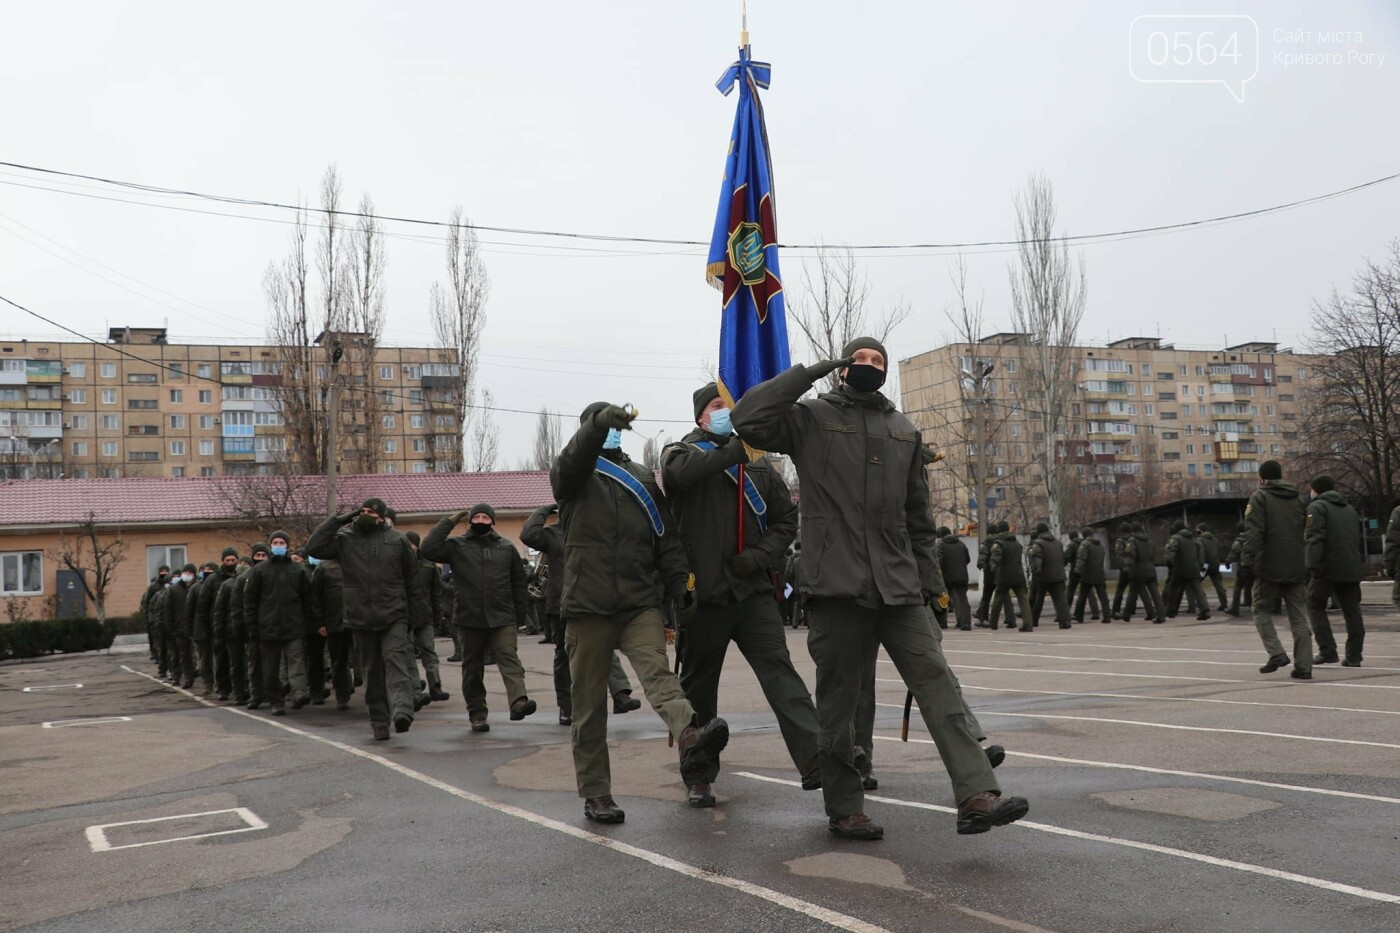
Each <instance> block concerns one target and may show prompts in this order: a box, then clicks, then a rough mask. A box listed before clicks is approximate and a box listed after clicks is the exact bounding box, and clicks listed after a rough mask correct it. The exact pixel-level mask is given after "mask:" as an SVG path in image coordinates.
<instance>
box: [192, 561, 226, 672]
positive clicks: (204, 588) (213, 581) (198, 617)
mask: <svg viewBox="0 0 1400 933" xmlns="http://www.w3.org/2000/svg"><path fill="white" fill-rule="evenodd" d="M222 582H223V578H222V577H221V576H219V565H218V564H216V563H214V562H213V561H212V560H210V561H205V562H204V563H203V564H200V566H199V579H198V580H196V581H195V583H194V586H193V587H192V588H191V589H190V598H189V600H188V601H187V602H186V604H185V614H186V615H187V616H188V617H189V619H190V637H191V638H192V639H193V640H194V659H195V667H196V668H197V670H198V671H199V679H200V680H201V681H202V682H203V683H204V691H203V693H204V696H206V697H211V696H213V695H214V650H213V639H214V625H213V622H214V597H215V596H217V595H218V592H219V584H220V583H222ZM223 699H225V700H227V699H228V696H227V695H225V696H224V697H223Z"/></svg>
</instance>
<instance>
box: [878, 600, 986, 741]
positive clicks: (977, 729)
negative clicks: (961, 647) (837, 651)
mask: <svg viewBox="0 0 1400 933" xmlns="http://www.w3.org/2000/svg"><path fill="white" fill-rule="evenodd" d="M969 624H970V623H969ZM933 637H934V640H935V641H937V642H938V643H939V644H942V643H943V630H942V629H940V628H938V627H937V626H934V628H933ZM879 656H880V643H879V642H878V641H872V642H871V643H870V644H868V645H866V646H865V656H864V665H865V666H864V668H863V670H864V674H863V679H862V681H861V686H860V700H859V702H858V703H857V704H856V719H855V744H856V745H859V746H860V747H861V749H862V750H864V751H865V753H866V756H867V757H868V758H869V759H870V760H871V762H874V760H875V708H876V706H877V704H876V702H875V685H876V683H877V682H878V681H879V680H881V679H882V678H881V677H880V674H879V660H880V657H879ZM948 676H949V677H952V678H953V686H954V687H955V688H956V689H957V691H958V702H960V703H962V707H963V715H965V716H966V717H967V721H968V725H970V726H971V727H972V735H973V737H974V738H975V739H977V741H979V742H982V741H985V740H986V738H987V733H986V731H985V730H984V729H983V728H982V724H981V723H980V722H978V721H977V717H976V716H975V715H973V712H972V708H971V707H969V706H968V705H967V701H966V700H965V699H963V695H962V684H960V683H958V678H957V675H956V674H954V673H953V672H952V671H951V670H949V672H948Z"/></svg>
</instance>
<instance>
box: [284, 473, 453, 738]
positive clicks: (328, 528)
mask: <svg viewBox="0 0 1400 933" xmlns="http://www.w3.org/2000/svg"><path fill="white" fill-rule="evenodd" d="M387 511H388V507H387V506H385V504H384V500H383V499H380V498H379V497H377V496H373V497H371V498H369V499H366V500H365V501H364V504H363V505H361V506H360V508H359V509H358V510H356V511H354V512H347V513H346V514H344V515H332V516H331V517H330V518H328V519H326V520H325V521H324V522H322V523H321V525H320V526H319V527H318V528H317V529H316V530H315V531H314V532H313V533H312V535H311V539H310V540H309V541H307V542H306V553H307V554H308V555H309V556H311V557H314V558H316V559H317V560H334V561H338V562H339V563H340V569H341V580H342V586H343V593H344V598H343V599H344V601H343V605H344V610H345V628H346V629H348V630H349V631H350V632H351V633H352V634H353V635H354V638H355V651H356V653H357V654H359V656H360V662H361V664H363V666H364V675H365V704H366V705H367V706H368V707H369V721H370V728H371V731H372V732H373V735H374V738H375V739H376V740H380V741H382V740H385V739H387V738H389V722H390V720H391V719H392V721H393V724H394V731H395V732H407V731H408V730H409V729H410V728H411V727H412V725H413V694H414V687H416V686H417V683H416V681H417V678H416V677H415V676H414V673H415V672H414V671H413V670H412V667H413V648H412V647H411V645H410V643H409V636H408V625H409V621H410V619H412V618H413V613H415V612H419V613H421V612H422V611H423V609H422V607H423V605H424V603H425V602H426V601H427V600H426V597H425V596H424V594H423V589H422V586H421V585H420V583H419V580H418V562H417V560H416V559H415V557H414V554H413V548H411V547H410V546H409V544H408V539H407V538H405V537H404V536H403V535H402V534H400V533H399V532H397V531H395V530H394V529H392V528H390V527H389V526H387V525H386V524H385V523H384V515H385V513H386V512H387Z"/></svg>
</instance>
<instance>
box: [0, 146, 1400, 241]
mask: <svg viewBox="0 0 1400 933" xmlns="http://www.w3.org/2000/svg"><path fill="white" fill-rule="evenodd" d="M0 166H5V167H8V168H14V169H19V170H21V171H26V172H33V173H37V174H43V175H50V176H55V177H60V178H73V179H78V180H81V181H91V182H97V183H99V184H104V185H111V186H113V187H119V188H126V189H128V190H132V191H138V192H142V193H144V194H150V195H162V196H170V195H174V196H182V197H190V198H198V199H201V200H206V201H213V202H217V203H223V204H233V205H240V206H245V207H266V208H273V209H277V210H290V211H305V210H307V208H305V207H304V206H301V205H293V204H285V203H282V202H278V201H270V200H264V199H261V198H245V197H235V196H231V195H219V194H208V193H205V192H199V191H189V190H184V189H180V188H169V187H165V186H162V185H147V184H142V183H139V182H132V181H123V180H121V179H114V178H104V177H101V176H98V175H86V174H82V173H79V172H66V171H62V170H59V169H52V168H44V167H42V166H34V165H24V164H21V163H18V162H5V161H0ZM1397 178H1400V172H1396V173H1394V174H1390V175H1385V176H1382V177H1380V178H1375V179H1372V180H1370V181H1366V182H1362V183H1360V184H1356V185H1351V186H1348V187H1345V188H1339V189H1337V190H1335V191H1330V192H1327V193H1325V194H1318V195H1313V196H1311V197H1305V198H1298V199H1296V200H1292V201H1287V202H1284V203H1282V204H1275V205H1271V206H1269V207H1261V208H1255V209H1253V210H1247V211H1239V212H1236V213H1232V214H1221V215H1218V216H1215V217H1207V218H1203V219H1200V220H1189V221H1181V222H1178V223H1170V224H1158V225H1155V226H1149V227H1135V228H1129V229H1124V230H1115V231H1108V232H1104V233H1087V234H1075V235H1065V236H1060V237H1050V238H1049V242H1054V243H1066V244H1068V243H1092V242H1095V241H1100V240H1111V239H1118V238H1123V237H1128V236H1139V235H1146V234H1154V233H1166V232H1170V231H1179V230H1186V229H1191V228H1194V227H1203V226H1208V225H1212V224H1218V223H1224V222H1228V221H1233V220H1243V219H1246V218H1251V217H1260V216H1263V215H1266V214H1272V213H1276V212H1278V211H1283V210H1288V209H1290V208H1295V207H1301V206H1303V205H1305V204H1314V203H1317V202H1320V201H1326V200H1329V199H1332V198H1337V197H1342V196H1344V195H1348V194H1354V193H1355V192H1358V191H1363V190H1365V189H1367V188H1372V187H1375V186H1377V185H1381V184H1385V183H1387V182H1390V181H1394V180H1395V179H1397ZM48 190H54V189H48ZM66 193H77V192H66ZM152 206H164V207H169V208H172V209H176V210H190V209H189V208H177V207H175V206H174V205H152ZM320 213H327V214H334V215H337V216H342V217H351V218H365V219H374V220H380V221H385V222H390V223H404V224H414V225H418V226H428V227H438V228H448V229H450V228H452V227H454V226H456V227H457V228H459V229H463V230H473V231H484V232H487V233H503V234H510V235H516V236H534V237H551V238H556V239H571V240H590V241H596V242H607V243H644V244H649V245H660V246H700V247H707V246H709V245H710V244H709V243H708V242H707V241H703V240H682V239H673V238H668V237H637V236H619V235H611V234H599V233H579V232H572V231H563V230H542V229H530V228H523V227H501V226H492V225H487V224H455V225H454V224H452V223H449V222H447V221H442V220H427V219H423V218H418V217H400V216H395V215H391V214H377V213H370V212H364V211H347V210H334V211H327V210H324V209H323V210H321V211H320ZM224 216H228V215H224ZM1037 242H1043V241H1040V240H1026V239H1014V240H971V241H965V242H950V243H937V242H928V243H861V244H843V247H842V248H845V249H851V250H903V249H972V248H978V247H1019V246H1023V245H1026V244H1030V243H1037ZM515 245H518V246H523V245H526V244H515ZM779 246H781V247H785V248H788V249H817V250H820V249H823V248H824V244H821V243H781V244H779Z"/></svg>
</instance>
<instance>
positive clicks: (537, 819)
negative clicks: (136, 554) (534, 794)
mask: <svg viewBox="0 0 1400 933" xmlns="http://www.w3.org/2000/svg"><path fill="white" fill-rule="evenodd" d="M122 670H124V671H127V672H129V673H132V674H136V675H137V676H139V677H145V678H146V679H147V680H151V681H154V682H155V683H162V682H161V681H159V680H157V679H156V678H154V677H152V676H151V675H150V674H147V673H145V672H143V671H138V670H133V669H132V668H130V667H127V666H126V665H124V664H123V665H122ZM162 686H167V687H169V688H170V689H171V690H174V691H175V692H176V693H182V694H184V695H185V696H187V697H189V698H190V699H192V700H194V701H195V702H197V703H200V704H202V705H204V706H208V707H210V708H211V709H218V710H223V711H224V712H228V713H233V714H235V715H238V716H244V717H246V718H248V719H251V720H253V721H254V722H260V723H262V724H263V725H265V726H272V727H274V728H277V729H281V730H282V731H284V732H290V733H291V734H293V735H299V736H301V737H303V738H307V739H311V740H312V741H313V742H320V743H321V744H323V745H328V746H330V747H331V748H335V749H339V750H340V751H342V752H345V753H346V754H349V755H354V756H356V757H357V758H363V759H365V760H367V761H372V762H374V763H375V764H378V765H383V766H384V767H386V768H388V769H389V770H390V771H394V772H396V773H398V774H401V775H403V776H404V777H407V778H411V779H413V780H415V781H418V782H419V783H421V784H426V785H428V786H429V787H432V788H435V789H437V790H440V791H442V792H443V793H446V794H451V795H452V796H453V797H456V798H458V799H460V800H465V801H468V802H469V803H474V804H477V805H478V806H482V807H486V808H487V809H489V810H495V811H496V812H497V813H504V814H505V815H507V816H513V817H515V818H517V819H521V820H524V821H526V822H527V823H533V824H534V825H536V826H539V827H542V828H544V829H550V830H553V831H554V832H557V833H561V834H563V835H565V836H570V837H572V838H574V839H577V840H579V841H581V842H587V843H591V844H592V845H596V846H600V847H602V848H604V849H609V850H611V851H613V852H617V853H618V854H620V855H627V856H630V857H632V858H635V859H639V860H640V861H643V862H646V863H648V864H650V865H654V866H656V867H657V868H663V869H666V870H667V871H671V872H675V873H676V874H678V875H683V876H685V877H687V878H693V879H695V880H697V881H704V882H707V883H709V884H715V885H719V886H721V887H725V888H729V889H731V890H734V891H739V892H741V893H743V894H748V895H750V896H752V897H756V898H759V899H760V900H764V901H767V902H768V903H770V904H776V905H778V906H779V907H784V908H786V909H788V910H791V911H793V912H794V913H799V914H802V915H804V916H807V917H811V918H812V919H813V920H817V921H819V922H821V923H825V924H827V925H828V926H833V927H836V928H837V929H840V930H849V931H851V933H890V931H888V930H886V929H885V928H884V927H881V926H877V925H876V924H873V923H868V922H866V921H864V920H860V919H858V918H856V917H852V916H849V915H847V914H843V913H840V912H838V911H835V910H831V909H829V908H826V907H822V906H821V905H819V904H813V903H811V902H809V901H804V900H801V899H800V898H796V897H792V896H791V895H788V894H784V893H782V892H781V891H775V890H773V889H772V888H765V887H763V886H762V885H757V884H753V883H752V882H748V881H744V880H743V879H740V878H733V877H730V876H728V875H721V874H717V873H715V872H713V871H709V870H707V869H704V868H699V867H697V866H695V865H690V864H688V863H686V862H682V861H679V860H678V859H673V858H671V857H670V856H668V855H662V854H661V853H659V852H652V851H651V850H649V849H643V848H640V847H639V846H634V845H630V844H628V843H626V842H619V841H618V840H616V839H614V838H612V837H611V836H603V835H599V834H596V833H591V832H588V831H587V830H583V829H579V828H578V827H577V826H571V825H569V824H568V823H561V822H559V821H558V820H555V819H552V818H550V817H547V816H541V815H540V814H538V813H534V812H531V811H530V810H525V809H523V808H521V807H517V806H514V805H513V804H508V803H499V802H497V801H495V800H491V799H489V798H486V797H482V796H481V795H479V794H475V793H472V792H471V791H469V790H464V789H462V788H460V787H457V786H456V785H453V784H448V783H447V782H446V781H440V780H438V779H437V778H435V777H431V776H429V775H427V774H424V773H423V772H421V771H415V770H413V769H412V768H409V767H406V766H404V765H401V764H399V763H398V762H396V761H391V760H389V759H388V758H383V757H381V756H379V755H376V754H375V753H373V752H369V751H365V750H364V749H362V748H356V747H355V746H353V745H346V744H345V743H344V742H337V741H336V740H335V739H331V738H327V737H325V736H322V735H316V734H315V733H314V732H306V731H304V730H302V729H298V728H296V727H295V726H290V725H287V724H285V723H280V722H274V721H273V720H270V719H264V718H263V717H262V716H257V715H254V714H253V713H250V712H248V711H246V710H241V709H237V708H235V707H231V706H219V705H218V704H217V703H211V702H209V701H207V700H205V699H204V698H202V697H199V696H196V695H195V694H193V693H191V692H190V691H188V690H185V689H182V688H180V687H175V686H173V685H170V684H162Z"/></svg>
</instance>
